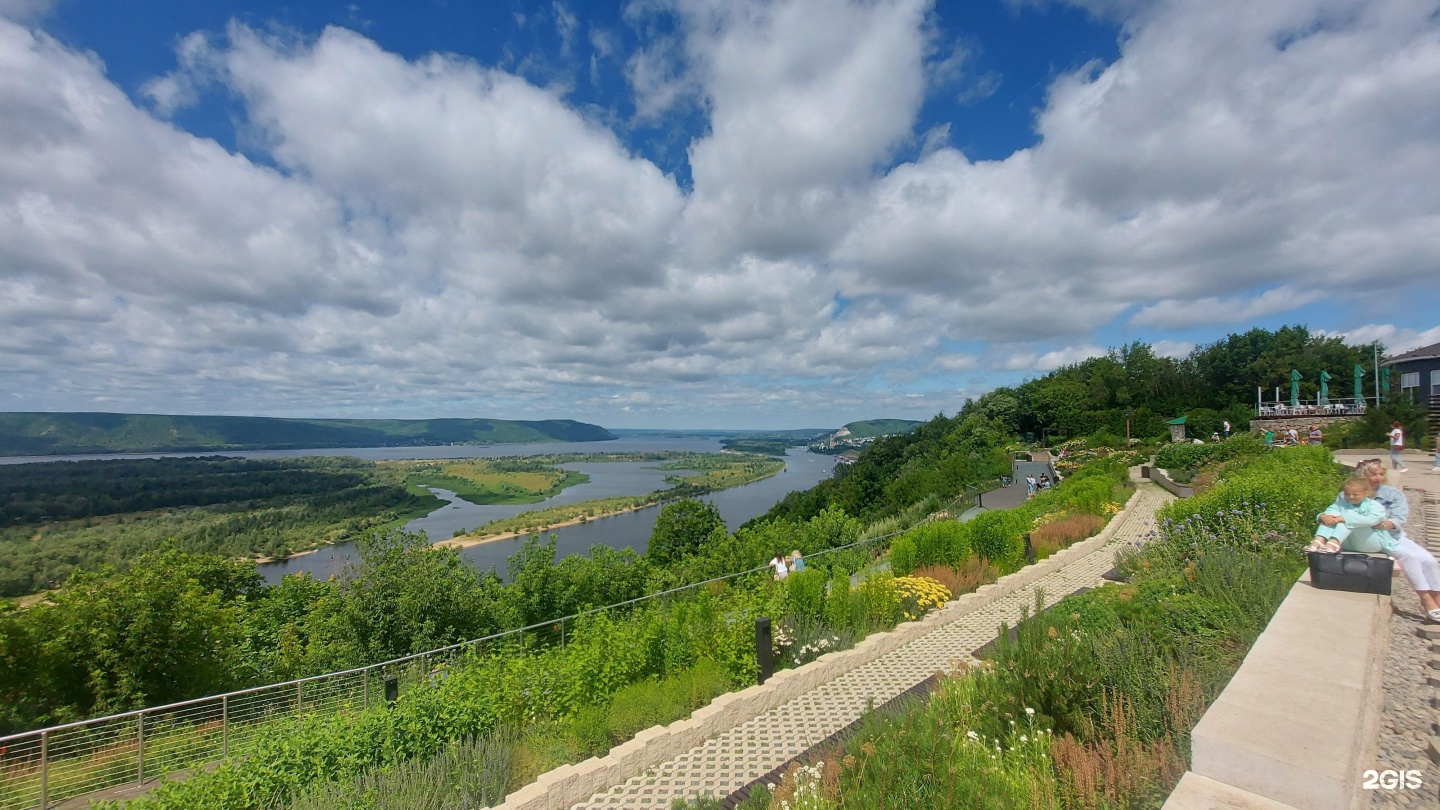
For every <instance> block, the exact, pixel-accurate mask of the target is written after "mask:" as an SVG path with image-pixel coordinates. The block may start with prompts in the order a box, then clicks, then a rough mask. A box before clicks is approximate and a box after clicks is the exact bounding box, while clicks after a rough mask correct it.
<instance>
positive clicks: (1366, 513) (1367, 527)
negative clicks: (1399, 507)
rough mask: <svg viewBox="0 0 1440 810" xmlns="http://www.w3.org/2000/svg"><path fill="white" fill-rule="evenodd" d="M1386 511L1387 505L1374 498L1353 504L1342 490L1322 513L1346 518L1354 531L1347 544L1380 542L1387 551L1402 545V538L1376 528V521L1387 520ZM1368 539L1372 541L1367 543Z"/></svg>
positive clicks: (1349, 526)
mask: <svg viewBox="0 0 1440 810" xmlns="http://www.w3.org/2000/svg"><path fill="white" fill-rule="evenodd" d="M1385 512H1386V510H1385V505H1384V504H1382V503H1380V501H1378V500H1376V499H1374V498H1366V499H1365V500H1363V501H1361V502H1360V503H1358V504H1352V503H1350V501H1349V499H1347V498H1346V497H1345V493H1344V492H1341V493H1340V494H1339V495H1336V496H1335V503H1332V504H1330V506H1329V507H1328V508H1326V510H1325V511H1324V512H1323V513H1322V514H1326V515H1339V516H1340V517H1343V518H1344V519H1345V525H1346V527H1348V528H1349V529H1350V530H1351V531H1352V534H1351V536H1350V538H1349V539H1348V540H1347V541H1346V545H1352V541H1353V547H1356V548H1364V547H1365V546H1367V545H1369V546H1373V544H1374V543H1376V542H1378V543H1379V545H1380V548H1382V549H1384V550H1385V551H1394V550H1395V547H1396V546H1398V545H1400V538H1399V537H1398V536H1395V535H1392V534H1391V533H1390V532H1388V531H1386V530H1384V529H1377V528H1375V524H1376V523H1384V522H1385V521H1386V520H1387V516H1386V514H1385ZM1367 539H1368V540H1370V541H1371V542H1369V543H1367V542H1366V540H1367Z"/></svg>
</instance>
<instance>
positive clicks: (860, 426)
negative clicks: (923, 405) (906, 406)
mask: <svg viewBox="0 0 1440 810" xmlns="http://www.w3.org/2000/svg"><path fill="white" fill-rule="evenodd" d="M922 424H924V422H919V421H916V420H914V419H864V420H861V421H859V422H851V423H849V424H847V425H846V426H845V429H846V430H848V431H850V438H852V439H869V438H871V437H874V436H895V435H898V434H901V433H909V432H910V431H912V430H914V429H915V428H917V427H919V426H920V425H922Z"/></svg>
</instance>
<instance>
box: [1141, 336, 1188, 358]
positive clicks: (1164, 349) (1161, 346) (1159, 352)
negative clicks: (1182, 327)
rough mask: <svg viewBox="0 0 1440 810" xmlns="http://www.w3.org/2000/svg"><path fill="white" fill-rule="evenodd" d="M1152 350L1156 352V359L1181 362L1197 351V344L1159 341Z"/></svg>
mask: <svg viewBox="0 0 1440 810" xmlns="http://www.w3.org/2000/svg"><path fill="white" fill-rule="evenodd" d="M1150 348H1151V349H1152V350H1153V351H1154V352H1155V356H1156V357H1170V358H1173V359H1175V360H1179V359H1181V358H1184V357H1188V356H1189V354H1190V353H1191V352H1193V351H1195V344H1194V343H1191V342H1189V341H1177V340H1157V341H1155V342H1154V343H1153V344H1151V346H1150Z"/></svg>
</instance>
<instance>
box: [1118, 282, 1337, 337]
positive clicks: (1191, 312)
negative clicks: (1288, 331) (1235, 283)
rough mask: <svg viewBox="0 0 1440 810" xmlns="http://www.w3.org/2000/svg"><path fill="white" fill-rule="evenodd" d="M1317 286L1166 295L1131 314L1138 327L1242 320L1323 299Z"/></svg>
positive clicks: (1240, 321) (1198, 324)
mask: <svg viewBox="0 0 1440 810" xmlns="http://www.w3.org/2000/svg"><path fill="white" fill-rule="evenodd" d="M1324 295H1325V292H1324V291H1323V290H1319V289H1299V288H1296V287H1292V286H1289V285H1286V286H1283V287H1276V288H1275V289H1273V290H1266V291H1265V292H1263V293H1261V294H1260V295H1258V296H1255V297H1254V298H1201V299H1198V300H1189V301H1185V300H1177V299H1174V298H1167V299H1165V300H1163V301H1160V302H1157V303H1155V304H1151V305H1150V306H1148V307H1145V308H1144V309H1141V310H1140V311H1139V312H1137V313H1135V315H1134V316H1133V317H1131V319H1130V322H1131V323H1133V324H1137V325H1141V326H1164V327H1169V328H1172V329H1185V328H1189V327H1192V326H1201V325H1204V324H1211V323H1242V322H1244V321H1251V320H1254V319H1256V318H1260V317H1264V316H1266V315H1273V314H1275V313H1277V312H1288V311H1290V310H1292V309H1299V308H1300V307H1303V306H1305V305H1306V304H1312V303H1314V302H1316V301H1319V300H1320V299H1321V298H1323V297H1324Z"/></svg>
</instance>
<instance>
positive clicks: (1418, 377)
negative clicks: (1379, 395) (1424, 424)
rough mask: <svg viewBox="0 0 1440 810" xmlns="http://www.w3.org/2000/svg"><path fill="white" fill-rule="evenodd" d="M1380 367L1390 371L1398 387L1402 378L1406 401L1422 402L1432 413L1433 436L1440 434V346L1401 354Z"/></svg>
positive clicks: (1403, 393) (1431, 428) (1401, 395)
mask: <svg viewBox="0 0 1440 810" xmlns="http://www.w3.org/2000/svg"><path fill="white" fill-rule="evenodd" d="M1380 365H1381V366H1383V367H1385V368H1388V369H1389V370H1390V380H1391V383H1390V384H1391V385H1397V382H1396V380H1397V379H1398V388H1399V391H1400V398H1401V399H1402V400H1408V401H1411V402H1418V403H1420V404H1422V405H1424V406H1425V407H1426V408H1427V409H1428V410H1429V411H1430V418H1429V420H1428V421H1429V423H1430V435H1432V436H1435V435H1440V343H1433V344H1431V345H1429V346H1421V347H1420V348H1418V349H1414V350H1412V351H1408V352H1405V353H1404V354H1397V355H1395V356H1394V357H1390V358H1387V359H1386V360H1385V361H1384V362H1383V363H1381V364H1380ZM1392 390H1394V389H1392Z"/></svg>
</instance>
